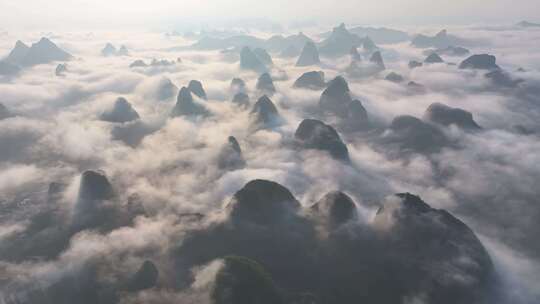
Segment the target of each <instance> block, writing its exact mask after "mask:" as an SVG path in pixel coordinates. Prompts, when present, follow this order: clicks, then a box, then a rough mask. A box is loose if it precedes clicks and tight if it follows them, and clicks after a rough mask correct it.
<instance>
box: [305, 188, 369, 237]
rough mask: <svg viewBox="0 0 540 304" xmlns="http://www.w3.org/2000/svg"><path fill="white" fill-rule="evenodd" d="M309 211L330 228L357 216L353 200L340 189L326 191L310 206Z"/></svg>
mask: <svg viewBox="0 0 540 304" xmlns="http://www.w3.org/2000/svg"><path fill="white" fill-rule="evenodd" d="M311 211H312V212H313V213H315V214H316V215H317V216H318V217H319V220H320V221H322V222H323V223H324V224H326V225H328V226H329V227H331V228H335V227H339V226H340V225H342V224H345V223H347V222H348V221H351V220H354V219H356V218H357V216H358V211H357V210H356V205H355V204H354V201H353V200H352V199H351V198H350V197H349V196H348V195H347V194H345V193H343V192H341V191H333V192H329V193H327V194H326V195H325V196H324V197H322V198H321V199H320V200H319V201H318V202H317V203H315V204H314V205H313V206H311Z"/></svg>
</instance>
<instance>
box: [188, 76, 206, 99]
mask: <svg viewBox="0 0 540 304" xmlns="http://www.w3.org/2000/svg"><path fill="white" fill-rule="evenodd" d="M187 88H188V89H189V90H190V91H191V93H193V94H195V95H196V96H197V97H199V98H202V99H204V100H206V99H207V97H206V92H205V91H204V88H203V85H202V83H201V82H200V81H198V80H191V81H190V82H189V84H188V87H187Z"/></svg>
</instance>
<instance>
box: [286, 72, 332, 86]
mask: <svg viewBox="0 0 540 304" xmlns="http://www.w3.org/2000/svg"><path fill="white" fill-rule="evenodd" d="M325 86H326V82H325V81H324V72H322V71H311V72H307V73H304V74H302V76H300V77H299V78H298V79H297V80H296V81H295V82H294V84H293V87H295V88H303V89H311V90H320V89H322V88H324V87H325Z"/></svg>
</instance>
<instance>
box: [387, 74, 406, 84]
mask: <svg viewBox="0 0 540 304" xmlns="http://www.w3.org/2000/svg"><path fill="white" fill-rule="evenodd" d="M384 79H385V80H388V81H390V82H395V83H400V82H403V80H405V79H404V78H403V76H401V75H400V74H398V73H396V72H390V73H388V75H386V77H384Z"/></svg>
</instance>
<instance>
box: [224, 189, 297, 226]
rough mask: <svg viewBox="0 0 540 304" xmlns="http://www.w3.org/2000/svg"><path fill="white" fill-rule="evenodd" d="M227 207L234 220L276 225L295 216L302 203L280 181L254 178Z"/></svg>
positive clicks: (237, 193)
mask: <svg viewBox="0 0 540 304" xmlns="http://www.w3.org/2000/svg"><path fill="white" fill-rule="evenodd" d="M227 209H229V212H230V216H231V220H233V221H239V222H243V221H249V222H255V223H258V224H262V225H275V224H278V223H280V222H283V221H287V220H288V219H289V218H291V217H293V216H295V214H296V213H297V212H298V211H299V209H300V203H299V202H298V201H297V200H296V198H295V197H294V196H293V195H292V194H291V192H290V191H289V190H288V189H287V188H285V187H283V186H282V185H280V184H278V183H275V182H271V181H267V180H253V181H250V182H249V183H247V184H246V185H245V186H244V187H243V188H242V189H240V190H239V191H238V192H236V194H235V195H234V197H233V199H232V201H231V202H230V203H229V204H228V205H227Z"/></svg>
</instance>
